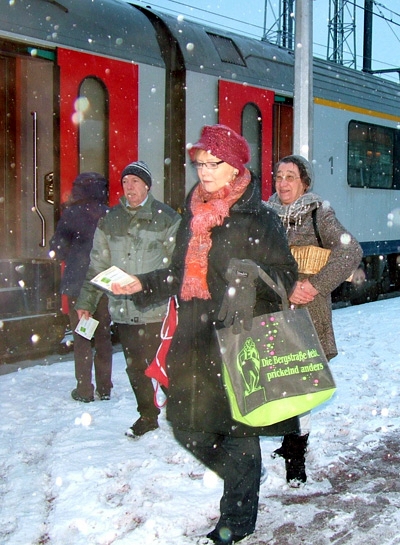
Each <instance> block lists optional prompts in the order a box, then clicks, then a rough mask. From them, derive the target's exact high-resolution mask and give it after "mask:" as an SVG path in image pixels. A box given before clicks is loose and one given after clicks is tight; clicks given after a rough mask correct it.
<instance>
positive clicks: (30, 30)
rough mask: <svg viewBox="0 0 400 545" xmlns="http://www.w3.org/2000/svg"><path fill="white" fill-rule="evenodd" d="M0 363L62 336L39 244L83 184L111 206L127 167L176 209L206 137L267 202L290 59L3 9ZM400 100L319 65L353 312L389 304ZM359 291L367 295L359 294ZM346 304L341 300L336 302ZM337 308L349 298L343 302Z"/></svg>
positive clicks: (321, 180)
mask: <svg viewBox="0 0 400 545" xmlns="http://www.w3.org/2000/svg"><path fill="white" fill-rule="evenodd" d="M0 6H1V10H0V66H1V84H0V93H1V102H0V104H1V106H0V108H1V118H0V146H1V159H0V160H1V171H2V175H1V182H0V183H1V189H0V191H1V194H0V210H1V220H0V232H1V240H2V244H1V255H0V354H1V356H2V361H7V360H8V359H11V358H16V357H22V356H24V355H26V354H32V353H34V352H36V353H43V352H45V351H47V350H50V349H52V348H53V347H54V346H55V345H56V344H58V343H59V341H60V338H62V336H63V334H64V329H65V316H64V315H63V314H62V312H61V311H60V308H61V298H60V295H59V292H58V281H59V276H60V267H59V265H58V264H57V263H55V262H54V261H52V260H51V259H49V255H48V252H49V247H48V242H49V238H50V237H51V235H52V233H53V230H54V225H55V222H56V221H57V218H58V216H59V210H60V204H61V203H62V202H63V201H64V200H65V199H66V197H67V195H68V192H69V188H70V185H71V182H72V181H73V179H74V178H75V177H76V175H77V174H78V173H79V172H82V171H84V170H95V171H98V172H101V173H103V174H104V175H105V176H106V177H107V178H108V179H109V184H110V203H111V204H115V203H116V202H117V200H118V198H119V195H120V193H121V187H120V182H119V173H120V171H121V169H122V168H123V167H124V166H125V165H126V163H127V162H129V161H132V160H135V159H138V158H140V159H142V160H145V161H147V162H148V163H149V164H150V165H151V169H152V171H153V173H154V178H155V180H156V182H155V183H154V184H153V191H154V193H155V195H156V197H157V198H160V199H162V200H164V201H165V202H167V203H168V204H170V205H172V206H173V207H175V208H177V209H178V208H179V207H180V206H181V204H182V203H183V200H184V196H185V194H186V193H187V191H188V189H189V188H190V187H191V185H192V184H193V183H194V177H193V176H194V175H193V173H192V171H191V169H190V168H189V167H188V165H187V164H186V161H187V156H186V145H187V143H190V142H192V141H194V140H195V139H196V138H197V137H198V135H199V131H200V128H201V127H202V126H203V125H204V124H212V123H216V122H220V123H224V124H227V125H230V126H231V127H232V128H234V129H235V130H237V131H239V132H241V133H242V134H244V135H245V136H246V138H247V139H248V141H249V142H250V143H251V148H252V155H253V157H252V161H251V164H250V166H251V168H252V169H253V170H254V171H255V172H256V173H258V174H259V175H260V177H261V180H262V186H263V195H264V197H265V198H266V197H268V196H269V194H270V193H271V191H272V175H271V171H272V167H273V164H274V162H275V161H276V160H277V159H278V158H279V157H281V156H283V155H285V154H288V153H290V152H291V151H292V126H293V84H294V56H293V52H291V51H289V50H286V49H283V48H279V47H277V46H275V45H272V44H269V43H268V42H264V41H257V40H254V39H251V38H248V37H243V36H240V35H236V34H232V33H228V32H221V31H220V30H218V29H215V28H209V27H207V26H204V25H199V24H196V23H192V22H189V21H186V20H185V19H184V18H180V17H178V18H176V17H172V16H169V15H165V14H163V13H160V12H156V11H153V10H152V9H150V8H148V7H146V8H143V7H139V6H136V5H134V4H128V3H124V2H121V1H119V0H57V1H56V0H30V2H24V1H22V0H0ZM399 106H400V85H397V84H395V83H392V82H388V81H385V80H382V79H380V78H378V77H376V76H372V75H368V74H363V73H360V72H356V71H354V70H351V69H348V68H345V67H342V66H338V65H335V64H332V63H328V62H325V61H322V60H317V59H315V61H314V128H313V130H314V142H315V145H314V148H315V149H314V154H313V161H314V166H315V173H316V182H315V190H316V191H317V192H318V193H320V194H321V195H323V196H324V198H326V199H327V200H329V201H330V202H331V203H332V205H333V206H334V208H335V209H336V211H337V214H338V216H339V218H340V220H341V221H342V222H343V223H344V224H345V225H346V226H347V227H348V228H349V229H350V230H351V231H352V232H353V233H354V235H355V236H357V238H358V239H359V241H360V242H361V244H362V246H363V249H364V254H365V258H364V263H363V266H364V268H365V271H366V274H367V282H366V283H365V284H364V286H363V291H362V293H360V292H359V291H358V292H357V293H356V294H354V293H352V294H351V295H350V296H351V297H357V298H358V299H360V298H361V297H371V298H373V297H376V296H377V294H378V293H379V292H382V291H388V290H390V289H393V288H397V289H398V288H399V283H400V278H399V277H400V275H399V265H398V259H399V248H400V212H399V211H400V204H399V198H400V191H399V190H400V168H399V167H400V165H399V163H400V152H399V148H400V130H399V128H400V110H399ZM366 288H367V289H366ZM345 291H346V290H345ZM346 293H347V291H346Z"/></svg>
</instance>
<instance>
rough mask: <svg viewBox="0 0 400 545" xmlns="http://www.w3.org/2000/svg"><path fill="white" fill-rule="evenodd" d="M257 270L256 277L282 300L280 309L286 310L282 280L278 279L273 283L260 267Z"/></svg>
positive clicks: (286, 301)
mask: <svg viewBox="0 0 400 545" xmlns="http://www.w3.org/2000/svg"><path fill="white" fill-rule="evenodd" d="M257 268H258V276H259V277H260V278H261V280H263V282H265V283H266V284H267V285H268V286H269V287H270V288H271V289H273V290H274V292H275V293H276V294H278V295H279V297H280V298H281V299H282V309H283V310H288V308H289V300H288V296H287V293H286V290H285V288H284V287H283V283H282V280H281V279H280V278H278V280H277V281H276V282H275V281H274V280H272V278H271V277H270V276H269V274H267V273H266V272H265V271H264V270H263V269H262V268H261V267H260V266H258V267H257Z"/></svg>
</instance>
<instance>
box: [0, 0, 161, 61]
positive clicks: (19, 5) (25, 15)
mask: <svg viewBox="0 0 400 545" xmlns="http://www.w3.org/2000/svg"><path fill="white" fill-rule="evenodd" d="M0 6H1V8H0V37H3V38H10V39H14V40H18V41H21V42H27V41H29V39H32V40H35V42H39V43H41V44H42V45H43V47H49V48H55V47H57V46H67V47H71V48H74V49H79V50H83V51H87V52H88V53H96V54H103V55H106V56H110V57H115V58H119V59H126V60H128V61H132V60H133V61H135V62H143V63H147V64H152V65H154V66H162V67H163V66H164V62H163V60H162V56H161V53H160V48H159V46H158V43H157V38H156V34H155V29H154V27H153V25H152V24H151V23H150V21H149V20H148V18H147V17H146V16H145V15H144V14H143V13H141V11H140V10H138V9H136V8H135V7H133V6H132V5H131V4H129V3H125V2H121V1H118V0H29V2H25V1H21V0H11V1H10V0H0Z"/></svg>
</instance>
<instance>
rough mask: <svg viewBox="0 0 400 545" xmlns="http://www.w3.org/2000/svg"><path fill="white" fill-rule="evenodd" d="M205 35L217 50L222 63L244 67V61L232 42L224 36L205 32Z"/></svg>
mask: <svg viewBox="0 0 400 545" xmlns="http://www.w3.org/2000/svg"><path fill="white" fill-rule="evenodd" d="M207 35H208V36H209V38H210V39H211V41H212V43H213V44H214V47H215V49H216V50H217V52H218V55H219V57H220V59H221V61H222V62H229V63H230V64H237V65H239V66H246V63H245V60H244V58H243V57H242V55H241V53H240V51H239V49H238V48H237V46H236V44H235V42H233V40H231V39H230V38H227V37H226V36H219V35H218V34H212V33H211V32H207Z"/></svg>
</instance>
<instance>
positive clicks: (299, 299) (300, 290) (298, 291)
mask: <svg viewBox="0 0 400 545" xmlns="http://www.w3.org/2000/svg"><path fill="white" fill-rule="evenodd" d="M316 295H318V290H316V289H315V288H314V286H313V285H312V284H311V282H310V281H309V280H307V279H306V280H303V281H301V282H300V281H299V282H296V285H295V287H294V290H293V291H292V293H291V294H290V296H289V301H290V302H291V303H293V304H295V305H306V304H307V303H311V301H313V300H314V298H315V296H316Z"/></svg>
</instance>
